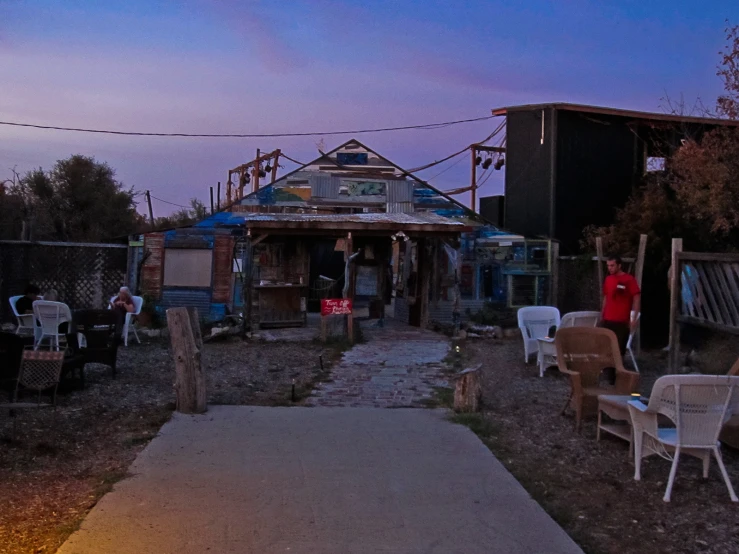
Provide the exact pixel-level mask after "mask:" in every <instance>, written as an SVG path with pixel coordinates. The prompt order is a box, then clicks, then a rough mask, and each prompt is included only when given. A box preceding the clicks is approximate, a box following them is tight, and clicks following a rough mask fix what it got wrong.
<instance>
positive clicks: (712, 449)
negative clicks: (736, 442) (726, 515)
mask: <svg viewBox="0 0 739 554" xmlns="http://www.w3.org/2000/svg"><path fill="white" fill-rule="evenodd" d="M737 410H739V377H734V376H727V375H666V376H664V377H660V378H659V379H657V382H656V383H655V384H654V388H652V394H651V396H650V397H649V404H648V405H646V406H645V405H644V404H642V403H641V402H639V401H638V400H634V401H631V402H629V412H630V413H631V421H632V424H633V427H634V465H635V471H634V479H636V480H637V481H639V480H640V479H641V460H642V457H643V453H644V447H645V445H646V446H648V447H649V449H650V450H652V451H654V452H656V453H657V454H659V455H660V456H662V457H664V458H667V459H671V460H672V468H671V469H670V477H669V479H668V481H667V490H666V491H665V496H664V498H663V500H664V501H665V502H669V501H670V495H671V494H672V486H673V484H674V483H675V474H676V473H677V464H678V462H679V460H680V454H688V455H690V456H695V457H696V458H699V459H701V460H702V461H703V477H704V478H707V477H708V468H709V465H710V463H711V453H713V455H714V456H715V458H716V462H718V466H719V469H720V470H721V475H723V477H724V482H725V483H726V488H728V489H729V496H730V497H731V500H732V502H739V498H737V496H736V493H735V492H734V488H733V487H732V486H731V481H730V480H729V475H728V474H727V473H726V467H724V462H723V460H722V459H721V451H720V450H719V448H720V443H719V442H718V435H719V432H720V431H721V427H722V426H723V424H724V423H725V422H726V420H727V419H729V417H730V416H731V414H732V413H734V412H737ZM660 414H661V415H663V416H666V417H667V418H668V419H670V421H672V422H673V423H674V425H675V427H660V426H659V421H658V416H659V415H660Z"/></svg>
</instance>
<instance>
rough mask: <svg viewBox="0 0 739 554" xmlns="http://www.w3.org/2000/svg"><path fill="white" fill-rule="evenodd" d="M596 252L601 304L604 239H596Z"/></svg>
mask: <svg viewBox="0 0 739 554" xmlns="http://www.w3.org/2000/svg"><path fill="white" fill-rule="evenodd" d="M595 251H596V254H597V258H598V262H597V263H598V298H599V302H602V301H603V279H604V277H603V238H602V237H596V238H595Z"/></svg>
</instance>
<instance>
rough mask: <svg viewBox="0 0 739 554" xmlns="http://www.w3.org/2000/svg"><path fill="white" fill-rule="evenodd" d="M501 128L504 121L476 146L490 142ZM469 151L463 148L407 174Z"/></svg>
mask: <svg viewBox="0 0 739 554" xmlns="http://www.w3.org/2000/svg"><path fill="white" fill-rule="evenodd" d="M503 127H505V121H504V122H502V123H501V124H500V125H498V126H497V127H496V128H495V130H494V131H493V132H492V133H490V134H489V135H488V136H487V137H485V138H484V139H483V140H481V141H480V142H478V143H477V144H485V143H486V142H488V141H490V140H492V139H493V138H494V137H495V136H496V135H497V134H498V133H500V131H501V130H502V129H503ZM469 149H470V147H469V146H465V147H464V148H463V149H462V150H460V151H458V152H455V153H454V154H449V155H448V156H447V157H446V158H442V159H440V160H437V161H435V162H431V163H428V164H426V165H422V166H420V167H414V168H413V169H409V170H408V172H409V173H417V172H419V171H423V170H424V169H429V168H430V167H434V166H435V165H439V164H442V163H444V162H446V161H448V160H451V159H452V158H456V157H457V156H459V155H460V154H464V153H465V152H467V150H469Z"/></svg>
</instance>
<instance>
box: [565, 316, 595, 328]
mask: <svg viewBox="0 0 739 554" xmlns="http://www.w3.org/2000/svg"><path fill="white" fill-rule="evenodd" d="M599 321H600V312H568V313H566V314H565V315H563V316H562V322H561V323H560V325H559V327H560V329H564V328H565V327H595V326H596V325H598V322H599Z"/></svg>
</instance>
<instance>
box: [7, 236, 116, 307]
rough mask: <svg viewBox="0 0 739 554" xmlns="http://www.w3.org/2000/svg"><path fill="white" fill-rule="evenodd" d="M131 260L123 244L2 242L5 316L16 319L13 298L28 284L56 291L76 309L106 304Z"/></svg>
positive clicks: (43, 289)
mask: <svg viewBox="0 0 739 554" xmlns="http://www.w3.org/2000/svg"><path fill="white" fill-rule="evenodd" d="M126 264H127V248H126V247H125V246H122V245H80V244H74V243H18V242H11V243H3V242H0V296H1V297H2V298H0V301H1V302H2V304H1V305H0V313H1V314H2V318H3V320H8V319H11V318H12V312H10V305H9V303H8V298H9V297H10V296H13V295H16V294H22V293H23V289H24V287H25V286H26V285H27V284H28V283H33V284H35V285H38V286H39V287H40V288H41V290H42V292H46V291H49V290H51V289H54V290H56V291H57V293H58V294H59V299H60V300H61V301H62V302H64V303H65V304H67V305H68V306H69V307H70V308H71V309H72V310H77V309H84V308H93V309H101V308H105V307H106V306H107V301H108V299H109V298H110V297H111V296H113V295H114V294H115V293H116V292H117V291H118V289H119V288H120V287H121V286H122V285H123V283H124V282H125V277H126Z"/></svg>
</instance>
